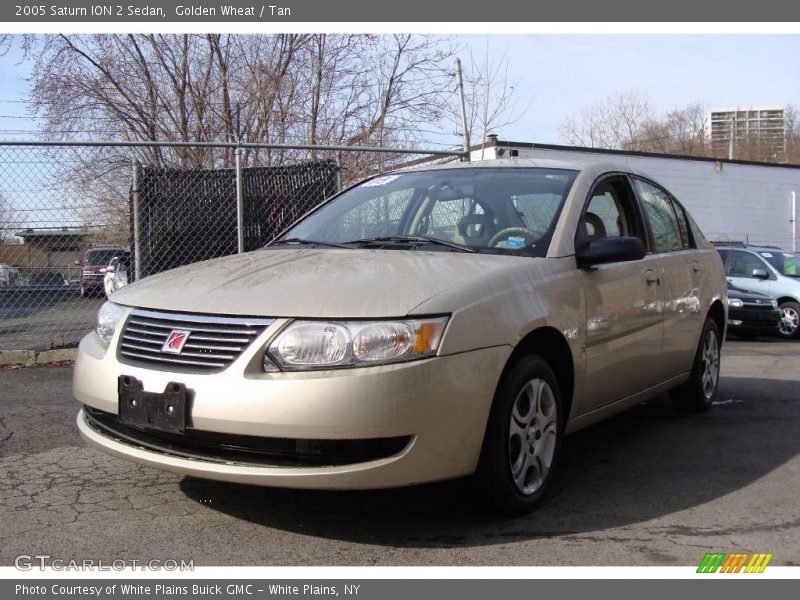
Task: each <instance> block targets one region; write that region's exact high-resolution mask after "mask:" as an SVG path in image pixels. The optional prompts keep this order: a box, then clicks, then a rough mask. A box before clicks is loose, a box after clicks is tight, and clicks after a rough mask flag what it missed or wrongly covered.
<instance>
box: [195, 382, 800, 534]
mask: <svg viewBox="0 0 800 600" xmlns="http://www.w3.org/2000/svg"><path fill="white" fill-rule="evenodd" d="M797 385H798V383H797V382H796V381H776V380H767V379H749V378H747V379H746V378H736V377H727V378H723V379H722V381H721V382H720V395H719V400H718V405H717V406H715V407H714V409H713V410H711V411H710V412H708V413H704V414H700V415H676V414H675V413H674V411H673V409H672V406H671V404H670V402H669V399H668V398H667V397H666V396H662V397H659V398H657V399H655V400H653V401H650V402H648V403H646V404H642V405H640V406H638V407H636V408H634V409H631V410H629V411H627V412H625V413H622V414H620V415H617V416H615V417H613V418H611V419H609V420H607V421H605V422H603V423H600V424H598V425H595V426H593V427H590V428H588V429H586V430H583V431H581V432H578V433H576V434H574V435H571V436H569V437H568V438H566V440H565V444H564V446H563V450H562V455H561V465H560V471H559V472H558V473H557V475H556V476H555V477H554V479H553V481H552V483H551V487H550V489H549V493H548V495H547V498H546V499H545V502H544V503H543V504H542V505H541V506H540V507H539V508H538V509H537V510H536V511H534V512H533V513H531V514H529V515H526V516H524V517H518V518H503V517H499V516H496V515H492V514H487V513H486V512H484V511H483V510H482V507H481V504H480V502H479V501H478V500H477V498H476V493H475V491H474V489H473V488H472V486H471V483H470V481H469V480H457V481H451V482H444V483H438V484H430V485H424V486H418V487H412V488H404V489H394V490H382V491H368V492H330V491H298V490H282V489H273V488H261V487H256V486H247V485H236V484H229V483H222V482H213V481H205V480H200V479H196V478H191V477H187V478H185V479H183V480H182V482H181V488H182V490H183V492H184V493H185V494H186V495H187V496H188V497H189V498H191V499H194V500H195V501H197V502H198V503H203V505H204V506H206V507H209V508H211V509H213V510H217V511H220V512H222V513H224V514H227V515H230V516H233V517H236V518H238V519H244V520H246V521H250V522H252V523H255V524H259V525H263V526H266V527H271V528H276V529H281V530H286V531H291V532H295V533H302V534H306V535H312V536H319V537H323V538H331V539H338V540H345V541H352V542H359V543H368V544H378V545H390V546H396V547H458V546H480V545H486V544H498V543H504V542H512V541H515V540H520V539H535V538H542V537H559V536H568V535H572V534H577V533H586V532H591V531H601V530H604V529H608V528H613V527H620V526H625V525H630V524H633V523H638V522H642V521H645V520H650V519H654V518H657V517H660V516H663V515H667V514H670V513H674V512H677V511H681V510H685V509H687V508H690V507H693V506H698V505H700V504H703V503H706V502H709V501H712V500H714V499H716V498H719V497H722V496H724V495H726V494H729V493H731V492H735V491H736V490H738V489H741V488H743V487H745V486H747V485H748V484H750V483H751V482H753V481H754V480H756V479H758V478H760V477H762V476H764V475H765V474H767V473H769V472H770V471H772V470H773V469H775V468H777V467H779V466H780V465H782V464H783V463H785V462H786V461H788V460H789V459H791V458H792V457H794V456H795V455H797V454H798V452H799V451H800V436H797V434H796V433H797V430H798V424H800V423H798V422H799V421H800V403H798V402H796V401H794V398H795V396H796V390H797ZM667 533H670V532H668V531H665V534H667ZM673 533H681V532H678V531H675V532H673Z"/></svg>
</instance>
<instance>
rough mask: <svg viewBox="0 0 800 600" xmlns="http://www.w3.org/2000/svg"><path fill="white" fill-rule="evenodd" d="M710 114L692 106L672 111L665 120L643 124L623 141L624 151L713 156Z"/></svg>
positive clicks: (697, 106)
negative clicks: (709, 139) (708, 129)
mask: <svg viewBox="0 0 800 600" xmlns="http://www.w3.org/2000/svg"><path fill="white" fill-rule="evenodd" d="M706 112H707V109H706V107H705V106H703V105H702V104H690V105H688V106H686V107H684V108H681V109H676V110H671V111H668V112H667V113H666V114H665V115H664V116H663V117H652V118H651V119H649V120H647V121H645V122H644V123H642V124H641V125H640V126H639V128H638V131H637V132H636V133H634V134H633V136H632V137H631V138H629V139H626V140H622V141H621V143H620V148H621V149H623V150H637V151H640V152H659V153H662V154H686V155H691V156H706V155H709V153H710V148H709V146H708V144H707V141H706V132H705V119H706Z"/></svg>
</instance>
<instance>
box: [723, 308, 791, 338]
mask: <svg viewBox="0 0 800 600" xmlns="http://www.w3.org/2000/svg"><path fill="white" fill-rule="evenodd" d="M780 320H781V311H780V310H778V309H767V308H758V309H754V308H746V307H745V308H731V309H729V310H728V332H729V333H734V334H735V333H736V332H737V331H738V332H742V333H763V334H767V333H776V332H777V331H778V324H779V323H780Z"/></svg>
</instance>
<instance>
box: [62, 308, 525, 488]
mask: <svg viewBox="0 0 800 600" xmlns="http://www.w3.org/2000/svg"><path fill="white" fill-rule="evenodd" d="M284 323H285V321H282V320H278V321H277V322H276V323H274V324H273V325H272V326H270V327H269V328H268V329H267V330H266V331H265V332H264V333H263V334H261V336H259V338H258V339H256V340H255V342H254V343H253V344H251V346H250V347H249V348H247V350H245V352H243V353H242V355H241V356H239V357H238V358H237V360H236V361H235V362H234V363H233V364H231V365H230V366H229V367H228V368H226V369H225V370H224V371H222V372H219V373H213V374H189V373H171V372H168V371H160V370H152V369H145V368H142V367H136V366H131V365H126V364H122V363H120V362H119V361H118V360H117V358H116V356H115V353H114V352H113V350H109V351H105V350H104V348H103V347H102V346H101V345H100V344H99V342H98V340H97V338H96V336H95V335H94V334H90V335H88V336H86V337H85V338H84V339H83V340H82V341H81V344H80V350H79V353H78V358H77V360H76V364H75V372H74V380H73V390H74V395H75V397H76V399H77V400H78V401H80V402H81V403H82V404H84V405H86V406H89V407H93V408H95V409H98V410H100V411H103V412H105V413H110V414H112V415H114V414H116V413H117V412H118V392H117V378H118V377H119V376H121V375H129V376H132V377H135V378H137V379H139V380H140V381H142V383H143V386H144V389H145V390H146V391H151V392H160V391H163V390H164V388H165V386H166V385H167V383H170V382H180V383H183V384H185V385H186V387H187V389H189V390H192V393H193V398H192V402H191V409H190V419H191V423H192V427H193V428H194V429H195V430H197V431H201V432H213V433H217V434H230V435H238V436H256V437H263V438H280V439H283V440H286V439H290V440H291V439H296V440H340V441H341V440H375V439H376V438H386V439H389V438H405V439H407V440H409V441H408V443H407V444H405V445H404V446H403V447H402V449H400V450H399V451H398V452H396V453H395V454H392V455H391V456H386V457H382V458H378V459H375V460H367V461H366V462H354V463H351V464H335V465H286V464H278V463H275V464H271V463H270V462H269V461H268V460H267V461H264V462H263V463H258V464H254V463H253V462H252V461H250V462H244V461H237V460H226V461H219V460H204V459H203V458H198V457H197V456H186V455H185V454H183V455H181V454H179V453H174V452H169V451H164V449H154V448H152V447H146V446H145V445H142V444H138V443H136V442H132V441H130V440H123V439H120V438H119V437H115V436H112V435H108V434H106V433H103V432H102V431H101V430H100V429H98V428H97V427H93V426H92V425H91V424H90V422H89V421H87V415H86V414H85V411H83V410H82V411H81V412H80V413H79V414H78V428H79V431H80V433H81V435H82V436H83V437H84V439H86V440H87V441H88V442H89V443H91V444H92V445H94V446H97V447H99V448H100V449H102V450H105V451H107V452H109V453H111V454H114V455H117V456H120V457H122V458H126V459H129V460H133V461H136V462H139V463H141V464H145V465H149V466H153V467H158V468H164V469H168V470H171V471H175V472H178V473H183V474H187V475H193V476H196V477H201V478H208V479H218V480H223V481H232V482H238V483H250V484H257V485H267V486H276V487H294V488H320V489H322V488H327V489H368V488H385V487H395V486H402V485H411V484H416V483H422V482H427V481H435V480H442V479H448V478H453V477H459V476H463V475H468V474H470V473H472V472H474V470H475V467H476V465H477V461H478V457H479V454H480V449H481V444H482V442H483V434H484V430H485V427H486V421H487V419H488V415H489V410H490V407H491V402H492V398H493V396H494V391H495V387H496V385H497V381H498V379H499V377H500V374H501V372H502V369H503V366H504V365H505V363H506V361H507V359H508V357H509V355H510V352H511V348H510V347H495V348H487V349H482V350H476V351H472V352H465V353H462V354H457V355H451V356H442V357H436V358H432V359H427V360H421V361H416V362H410V363H403V364H396V365H384V366H375V367H362V368H356V369H342V370H334V371H318V372H305V373H263V372H262V371H261V370H260V369H258V368H256V365H260V356H261V355H262V352H263V349H264V347H265V346H266V343H267V341H268V340H269V338H270V337H271V336H272V335H273V334H274V333H275V332H276V331H277V330H279V329H280V327H281V326H282V325H283V324H284ZM117 335H118V334H117ZM116 342H117V340H116V339H115V340H113V341H112V348H114V347H115V345H116Z"/></svg>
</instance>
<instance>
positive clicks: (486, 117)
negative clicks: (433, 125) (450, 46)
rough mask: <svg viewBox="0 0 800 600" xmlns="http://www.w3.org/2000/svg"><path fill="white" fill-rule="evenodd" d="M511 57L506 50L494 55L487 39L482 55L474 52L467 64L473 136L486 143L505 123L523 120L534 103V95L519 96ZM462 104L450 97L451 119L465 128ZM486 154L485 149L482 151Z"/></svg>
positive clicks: (466, 88) (466, 85)
mask: <svg viewBox="0 0 800 600" xmlns="http://www.w3.org/2000/svg"><path fill="white" fill-rule="evenodd" d="M509 66H510V65H509V59H508V56H507V54H506V52H503V53H502V54H501V55H500V56H497V57H492V56H491V54H490V53H489V44H488V42H487V44H486V49H485V51H484V52H483V53H482V54H481V55H480V56H477V57H476V56H475V55H474V54H473V53H472V52H470V55H469V60H468V62H467V63H466V65H465V71H466V73H465V75H464V104H465V109H466V120H467V133H468V134H469V139H471V140H472V139H480V140H481V141H482V143H483V144H484V147H485V142H486V137H487V136H488V135H489V134H490V133H499V132H501V131H502V129H503V128H504V127H508V126H509V125H513V124H514V123H516V122H517V121H519V120H520V119H521V118H522V117H523V116H525V114H526V113H527V112H528V110H529V109H530V107H531V104H532V103H533V98H529V99H527V101H526V100H525V99H519V98H518V97H517V83H516V82H514V81H512V80H511V79H510V77H509ZM460 111H461V107H460V106H459V99H458V98H457V97H456V96H455V95H454V96H451V98H450V100H449V113H448V115H447V117H448V118H447V123H448V125H450V126H453V127H456V128H457V129H461V127H462V124H461V112H460ZM481 158H483V153H481Z"/></svg>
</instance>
